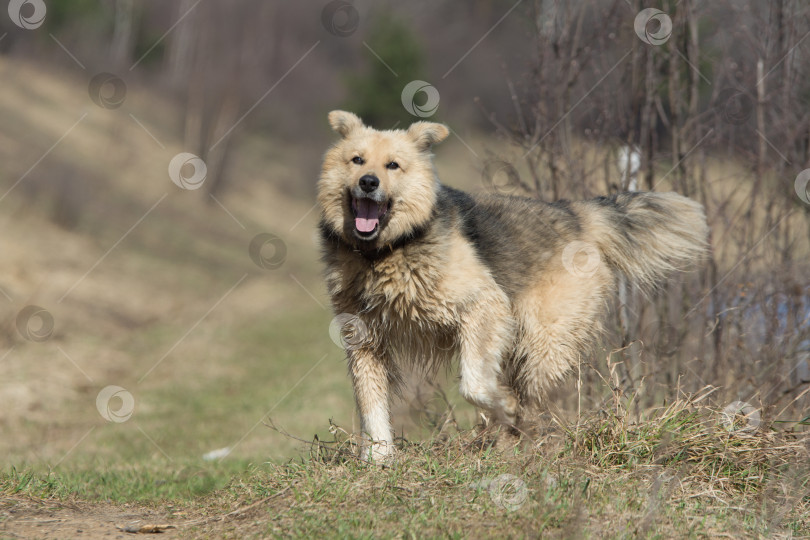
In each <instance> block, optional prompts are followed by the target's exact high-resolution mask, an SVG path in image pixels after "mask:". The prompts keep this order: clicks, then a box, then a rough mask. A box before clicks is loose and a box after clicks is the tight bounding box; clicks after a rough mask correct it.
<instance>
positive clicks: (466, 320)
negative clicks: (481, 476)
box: [459, 301, 518, 425]
mask: <svg viewBox="0 0 810 540" xmlns="http://www.w3.org/2000/svg"><path fill="white" fill-rule="evenodd" d="M513 332H514V323H513V319H512V317H511V314H510V313H509V310H508V308H507V307H506V306H505V305H503V304H502V303H499V302H495V301H491V302H480V303H478V304H477V307H476V308H475V309H474V310H473V311H471V312H468V313H466V314H465V316H464V317H463V319H462V325H461V328H460V338H461V343H460V345H461V350H460V368H461V369H460V371H461V383H460V385H459V390H460V392H461V395H462V396H463V397H464V399H466V400H467V401H469V402H470V403H472V404H473V405H475V406H476V407H480V408H482V409H485V410H487V411H488V412H489V413H490V414H491V416H492V417H493V419H494V420H495V421H496V422H500V423H506V424H512V425H514V423H515V420H516V416H517V408H518V401H517V398H516V397H515V394H514V392H513V391H512V390H511V389H509V388H508V387H506V386H505V385H504V384H503V383H502V382H501V381H500V375H501V366H502V362H503V360H504V357H505V355H506V354H507V351H508V349H509V347H510V345H511V343H512V341H513V336H512V334H513Z"/></svg>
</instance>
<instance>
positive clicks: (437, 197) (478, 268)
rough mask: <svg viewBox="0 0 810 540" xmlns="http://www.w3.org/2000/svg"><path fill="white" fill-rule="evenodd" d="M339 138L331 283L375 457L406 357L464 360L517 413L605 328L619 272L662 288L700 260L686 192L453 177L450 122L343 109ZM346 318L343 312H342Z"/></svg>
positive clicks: (333, 163)
mask: <svg viewBox="0 0 810 540" xmlns="http://www.w3.org/2000/svg"><path fill="white" fill-rule="evenodd" d="M329 122H330V124H331V126H332V128H333V129H334V130H335V131H336V132H337V133H339V134H340V136H341V139H340V141H338V142H337V143H336V144H335V145H334V146H332V148H330V149H329V151H328V152H327V153H326V156H325V158H324V164H323V170H322V174H321V178H320V181H319V183H318V204H319V206H320V210H321V222H320V233H321V238H322V250H323V260H324V263H325V265H326V274H325V277H326V284H327V288H328V291H329V294H330V296H331V299H332V305H333V308H334V310H335V312H336V313H338V314H346V315H342V316H343V317H344V318H345V317H348V318H349V319H350V322H351V324H348V325H346V327H345V328H344V334H345V335H344V343H345V344H346V349H347V351H346V352H347V356H348V365H349V373H350V374H351V379H352V383H353V385H354V393H355V397H356V400H357V407H358V409H359V413H360V419H361V424H362V431H363V434H364V435H365V440H366V441H367V443H366V444H365V445H364V446H363V448H364V452H363V453H364V456H365V457H366V458H371V459H379V458H383V457H385V456H387V455H389V454H390V453H391V452H393V451H394V447H393V437H392V432H391V419H390V410H389V399H390V395H391V393H392V392H393V391H395V390H396V388H397V385H398V384H399V382H400V373H401V369H402V367H403V366H406V365H411V366H417V367H419V368H422V369H423V370H424V371H425V372H427V373H432V372H434V371H435V368H436V367H437V366H440V365H442V364H445V363H446V362H449V361H451V360H453V359H454V358H455V357H458V359H459V368H460V378H461V381H460V391H461V394H462V395H463V396H464V398H466V399H467V400H468V401H469V402H470V403H472V404H473V405H475V406H477V407H480V408H482V409H484V410H485V411H486V413H487V415H488V416H489V417H490V418H491V419H492V420H494V421H496V422H501V423H504V424H507V425H514V424H515V423H516V421H517V420H518V418H519V417H523V416H525V415H526V414H527V412H528V411H532V410H533V409H535V408H536V407H537V406H538V405H539V403H540V401H541V399H542V398H543V396H544V394H545V392H546V391H547V390H548V389H549V387H550V386H552V385H553V384H554V383H556V382H558V381H560V380H561V379H562V378H563V376H564V375H565V374H566V372H567V371H568V370H569V369H570V368H571V367H572V366H574V365H576V364H577V362H578V361H579V359H580V357H581V355H582V354H584V352H585V351H587V349H588V347H589V346H591V345H592V343H593V342H594V339H595V338H596V337H597V336H598V334H599V332H600V331H601V327H602V325H601V319H602V316H603V314H604V313H603V312H604V308H605V306H606V304H607V302H606V300H607V299H608V298H609V296H610V295H611V294H613V293H614V291H615V289H616V284H617V277H618V276H619V275H624V276H626V277H627V279H628V280H629V281H630V282H633V283H636V284H639V285H642V286H651V285H653V284H654V283H656V282H657V281H658V280H660V279H661V278H663V277H664V275H665V274H666V273H667V272H669V271H672V270H676V269H679V268H681V267H682V266H684V265H685V264H686V263H690V262H693V261H695V260H697V259H699V258H700V257H701V256H702V255H703V254H704V252H705V250H706V237H707V234H708V228H707V225H706V218H705V216H704V212H703V208H702V206H701V205H699V204H698V203H696V202H694V201H692V200H690V199H687V198H685V197H682V196H681V195H678V194H676V193H637V192H636V193H621V194H618V195H612V196H610V197H599V198H596V199H593V200H588V201H577V202H569V201H559V202H555V203H551V204H548V203H544V202H541V201H538V200H534V199H529V198H523V197H505V196H494V195H470V194H467V193H465V192H462V191H459V190H456V189H453V188H450V187H447V186H444V185H442V184H441V183H440V182H439V180H438V178H437V175H436V171H435V169H434V166H433V161H432V154H431V147H432V146H433V145H434V144H436V143H439V142H441V141H442V140H444V139H445V138H446V137H447V135H448V133H449V131H448V129H447V128H446V127H445V126H444V125H442V124H436V123H430V122H416V123H414V124H412V125H411V126H410V127H409V128H408V129H407V130H390V131H378V130H375V129H372V128H370V127H367V126H365V125H363V122H362V121H361V120H360V118H358V117H357V116H356V115H354V114H352V113H349V112H344V111H333V112H331V113H330V114H329ZM345 321H346V319H344V322H345Z"/></svg>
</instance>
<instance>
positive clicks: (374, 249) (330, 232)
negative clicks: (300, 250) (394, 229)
mask: <svg viewBox="0 0 810 540" xmlns="http://www.w3.org/2000/svg"><path fill="white" fill-rule="evenodd" d="M320 229H321V235H322V236H323V238H324V239H325V240H330V241H333V242H336V243H337V244H339V245H340V246H341V247H343V248H344V249H347V250H349V251H353V252H355V253H359V254H360V255H362V256H363V258H365V259H366V260H368V261H369V262H376V261H379V260H382V259H384V258H386V257H387V256H389V255H391V254H392V253H394V252H395V251H397V250H398V249H402V248H403V247H405V246H407V245H408V244H411V243H412V242H416V241H419V240H421V239H423V238H424V237H425V235H426V234H427V232H428V230H429V222H428V223H426V224H424V225H421V226H419V227H416V228H414V229H413V230H412V231H411V232H409V233H407V234H403V235H401V236H399V237H398V238H396V239H395V240H394V241H393V242H388V243H387V244H384V245H377V243H376V242H375V241H370V242H369V241H363V240H357V241H356V242H354V243H352V242H348V241H347V240H346V239H345V238H343V236H342V235H341V234H340V233H338V232H337V231H335V230H334V229H333V228H332V227H330V226H329V225H328V224H327V223H326V222H324V221H322V222H321V224H320Z"/></svg>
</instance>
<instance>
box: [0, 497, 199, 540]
mask: <svg viewBox="0 0 810 540" xmlns="http://www.w3.org/2000/svg"><path fill="white" fill-rule="evenodd" d="M185 522H186V519H185V517H184V518H183V519H182V520H181V519H179V518H177V517H174V518H172V517H168V514H167V512H165V511H159V510H156V509H154V508H148V507H141V506H138V505H134V504H131V505H130V504H126V505H114V504H95V503H92V504H91V503H85V502H77V503H70V502H67V503H66V502H57V501H41V500H36V499H30V498H26V497H2V498H0V538H90V539H95V538H134V537H136V535H135V534H131V533H128V532H125V531H124V530H123V529H125V528H127V527H133V528H136V527H141V526H143V525H149V524H151V525H175V526H177V525H180V524H181V523H185ZM133 530H134V529H133ZM137 536H141V537H143V536H144V535H137ZM180 536H181V534H180V530H179V529H176V528H174V529H166V530H165V531H164V532H163V533H162V534H161V535H160V538H179V537H180Z"/></svg>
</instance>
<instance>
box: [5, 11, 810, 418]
mask: <svg viewBox="0 0 810 540" xmlns="http://www.w3.org/2000/svg"><path fill="white" fill-rule="evenodd" d="M33 4H36V2H29V3H26V4H24V5H23V7H22V9H23V10H28V11H23V13H22V16H23V18H26V17H28V18H30V17H32V16H33V15H34V7H33ZM46 4H47V17H46V18H45V20H44V23H43V25H42V27H41V28H39V29H38V30H37V31H31V30H29V29H26V28H23V27H20V25H18V24H15V23H14V22H13V21H12V20H11V18H6V17H0V36H4V38H2V40H0V54H1V55H3V57H5V58H6V59H8V60H12V61H14V62H22V63H30V64H34V65H38V66H45V68H46V69H48V70H52V71H53V72H56V73H71V76H76V73H79V76H81V77H86V79H87V82H88V91H89V93H90V98H91V99H92V100H93V101H94V102H95V103H96V104H97V105H99V106H100V107H102V108H106V109H115V108H117V107H119V106H120V105H121V103H122V101H123V100H125V99H126V96H127V95H128V93H131V92H133V91H134V90H137V91H138V92H152V93H154V95H156V96H160V99H161V100H163V101H165V102H168V103H169V104H170V110H171V111H173V113H172V114H171V115H169V116H167V117H164V118H162V120H163V121H165V122H166V123H167V125H168V126H169V128H168V129H169V130H170V131H171V132H172V134H173V136H174V137H176V138H178V139H179V140H182V145H183V148H184V149H185V151H187V152H191V153H193V154H196V155H197V156H199V157H200V158H201V159H202V160H203V161H204V162H205V164H206V166H207V171H208V177H207V180H206V183H205V185H204V190H205V192H206V193H207V194H208V195H211V197H209V198H206V201H207V203H208V204H214V202H212V201H217V200H218V199H217V197H220V198H221V197H224V196H225V195H227V194H228V193H230V192H233V191H238V190H240V189H243V188H244V187H245V185H246V184H248V183H256V182H270V183H272V184H273V185H274V186H275V187H276V188H278V189H279V190H280V191H281V192H284V193H286V194H288V195H289V196H290V197H292V198H295V199H298V200H306V201H307V204H311V203H310V202H309V201H311V199H312V196H313V193H314V184H315V181H316V179H317V175H318V170H319V166H320V158H321V155H322V153H323V151H324V150H325V148H326V145H327V144H328V143H329V141H331V140H332V134H331V133H330V132H329V130H328V127H327V125H326V121H325V117H326V113H327V112H328V111H330V110H332V109H336V108H347V109H350V110H353V111H355V112H357V113H358V114H360V115H361V116H362V117H363V118H364V119H365V120H366V121H367V122H368V123H370V124H372V125H374V126H375V127H378V128H382V129H389V128H392V127H395V126H398V127H404V126H406V125H407V124H408V123H409V122H411V121H415V120H419V119H428V118H429V119H430V120H434V121H441V122H445V123H447V124H448V126H449V127H450V128H451V130H452V133H453V135H452V136H451V137H452V138H453V140H456V141H457V142H460V143H461V144H462V145H463V146H464V147H465V148H467V149H468V150H469V152H468V153H467V152H466V151H465V154H464V155H465V159H466V160H468V161H469V162H470V163H472V164H473V166H474V169H475V170H476V171H478V176H477V177H476V178H473V179H472V184H474V186H475V188H476V189H481V190H483V189H487V190H490V191H496V192H500V193H506V194H515V195H527V196H532V197H538V198H541V199H544V200H556V199H560V198H583V197H594V196H598V195H605V194H608V193H612V192H616V191H619V190H627V189H643V190H664V189H673V190H676V191H678V192H680V193H682V194H685V195H687V196H689V197H692V198H694V199H696V200H698V201H700V202H702V203H703V204H704V205H705V206H706V208H707V213H708V217H709V223H710V225H711V226H712V235H711V246H712V256H711V259H710V260H709V261H708V263H707V264H706V265H705V267H703V268H702V269H701V270H700V271H698V272H693V273H689V274H684V275H680V276H676V277H674V278H673V279H672V280H671V281H670V282H668V283H666V284H664V286H663V287H662V290H661V291H659V292H658V293H657V294H656V295H655V296H654V297H653V298H646V297H642V296H641V295H640V294H639V293H637V292H635V291H632V290H626V289H623V291H622V295H621V301H620V302H618V303H617V304H616V305H615V306H613V311H612V315H611V317H612V319H611V320H612V321H613V323H612V330H613V334H612V337H611V339H610V340H609V345H608V347H607V349H606V351H605V353H604V354H603V355H602V356H601V357H600V358H598V359H596V360H594V362H592V364H591V366H590V367H588V368H587V369H586V368H585V367H583V369H582V370H581V372H580V373H579V375H578V379H579V384H578V386H577V387H578V388H580V394H584V395H585V397H586V398H587V399H590V400H592V402H593V404H595V405H596V406H601V407H606V408H607V407H609V406H610V405H609V404H610V402H611V400H612V399H614V398H615V396H616V395H620V396H624V397H628V396H632V397H634V398H635V401H633V404H634V406H635V407H643V406H648V405H651V404H654V403H661V402H662V401H663V400H666V399H668V398H670V397H672V395H673V394H674V393H675V392H677V391H696V390H697V389H699V388H701V387H703V386H705V385H716V386H719V387H721V388H722V389H723V390H722V392H723V395H724V396H725V397H726V400H727V401H731V400H733V399H739V400H742V401H745V402H751V403H754V404H755V406H756V407H758V408H761V409H762V411H763V415H771V416H772V417H780V418H788V419H790V420H791V421H792V422H794V424H791V425H796V426H801V425H806V424H807V423H808V422H810V420H808V418H809V417H808V410H809V409H808V407H810V400H809V399H808V392H809V387H810V386H809V384H808V383H810V367H808V362H810V260H808V254H810V249H809V246H808V237H810V200H809V197H810V195H808V188H807V186H808V180H810V173H807V176H802V174H804V173H802V171H804V170H806V169H808V167H810V39H807V37H808V36H809V35H810V4H808V3H807V2H806V1H804V0H772V1H770V2H762V1H757V0H728V1H712V2H699V1H695V0H680V1H676V0H670V1H661V0H656V1H653V2H649V3H644V4H643V3H641V2H640V1H638V0H575V1H570V2H566V1H563V0H523V1H520V0H519V1H513V0H471V1H468V2H462V1H459V0H436V1H432V2H426V1H418V2H399V3H395V2H370V1H361V0H358V1H356V2H345V1H342V0H333V1H329V2H327V1H319V2H314V1H305V2H282V1H266V0H230V1H228V2H224V1H214V0H175V1H172V2H165V1H158V0H142V1H136V0H106V1H96V0H48V1H47V2H46ZM77 64H78V65H77ZM80 68H81V69H80ZM99 75H101V78H98V77H99ZM412 81H423V82H424V83H425V84H422V85H421V86H419V85H417V86H416V87H415V88H416V91H415V92H414V93H413V94H411V95H408V96H407V98H408V99H410V109H409V106H408V104H407V103H406V95H404V94H403V90H404V89H405V88H406V85H408V84H409V83H411V82H412ZM420 84H421V83H420ZM431 92H433V93H431ZM437 99H438V101H437ZM414 111H415V112H414ZM0 129H2V130H3V132H6V133H7V135H8V136H10V137H14V136H15V135H14V128H13V127H12V126H9V125H6V126H3V127H2V128H0ZM110 137H116V133H115V132H114V131H112V130H111V133H110ZM481 141H485V142H484V143H483V144H482V143H481ZM282 142H283V143H286V144H290V145H294V146H295V147H296V148H300V149H301V150H300V152H298V153H295V154H294V155H293V154H291V155H289V156H288V157H285V156H283V155H281V156H279V155H276V156H275V157H274V159H277V160H282V161H283V160H285V159H288V162H286V163H287V165H288V167H287V169H286V170H287V171H291V172H289V174H288V175H287V176H282V175H273V176H271V177H264V178H262V177H261V176H260V175H254V176H253V177H250V178H246V177H244V176H239V175H237V174H234V171H235V165H234V164H235V163H237V162H240V161H241V160H243V159H245V156H246V155H247V153H248V152H254V153H255V152H256V148H257V145H258V147H260V148H268V149H270V148H271V147H274V146H277V145H278V144H281V143H282ZM482 146H483V150H482V149H481V147H482ZM476 149H478V151H476ZM268 151H269V150H268ZM436 152H437V154H441V152H442V148H437V150H436ZM268 159H269V158H268ZM132 166H133V167H137V166H138V165H137V158H135V161H134V163H133V164H132ZM65 174H70V171H67V172H65ZM75 174H76V175H77V176H81V173H80V172H75ZM440 174H441V170H440ZM13 180H14V179H13V178H10V177H9V178H3V180H2V181H3V186H2V190H3V191H5V190H6V189H8V188H9V187H11V185H12V184H13ZM60 185H61V184H60ZM42 189H51V188H48V187H47V186H46V187H42ZM52 189H56V190H57V195H56V196H57V199H58V201H57V203H56V204H55V206H54V210H53V213H52V216H51V219H53V220H54V222H56V223H58V224H59V225H60V226H62V227H65V228H67V229H70V228H71V227H75V226H76V224H77V223H78V222H79V221H80V219H81V218H80V216H81V214H82V213H83V211H84V208H83V206H82V205H83V204H84V203H83V201H84V200H85V199H84V198H82V197H81V196H79V195H77V193H76V192H75V191H74V190H73V189H72V188H70V187H59V188H52ZM35 196H36V194H34V195H32V197H35ZM600 381H607V382H608V383H609V384H608V387H609V388H610V392H607V393H605V392H604V391H603V389H604V387H603V386H602V385H601V384H600ZM568 390H570V388H569V389H568ZM570 395H571V394H570V392H568V393H567V394H562V393H561V397H560V399H559V403H561V404H562V405H561V407H566V406H568V405H572V404H573V403H574V401H572V400H576V399H577V398H576V397H570ZM566 396H568V397H566ZM572 406H573V405H572ZM780 415H782V416H780Z"/></svg>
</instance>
